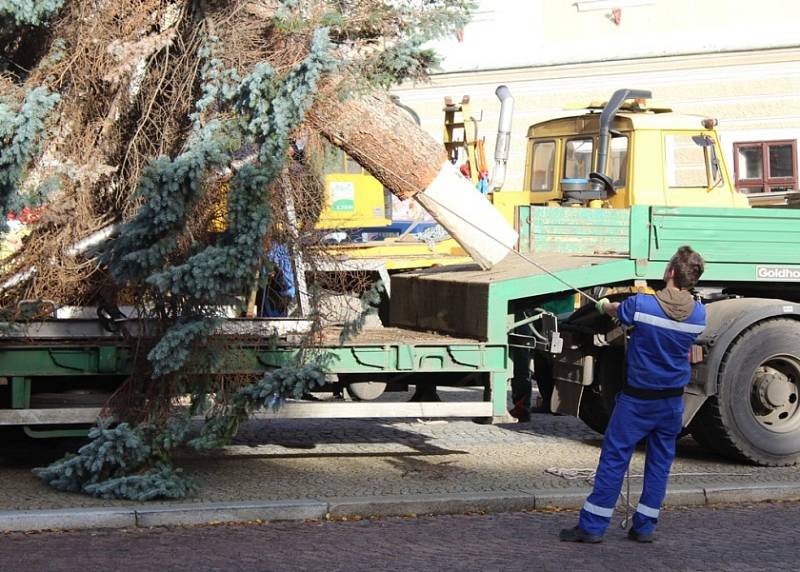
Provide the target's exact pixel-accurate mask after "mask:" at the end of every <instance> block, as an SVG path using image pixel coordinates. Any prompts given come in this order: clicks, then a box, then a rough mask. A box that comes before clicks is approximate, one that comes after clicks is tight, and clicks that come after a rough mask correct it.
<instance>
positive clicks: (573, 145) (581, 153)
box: [564, 139, 594, 179]
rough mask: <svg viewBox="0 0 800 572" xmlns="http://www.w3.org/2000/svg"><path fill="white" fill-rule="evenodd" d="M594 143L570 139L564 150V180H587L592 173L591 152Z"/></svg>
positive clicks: (588, 140)
mask: <svg viewBox="0 0 800 572" xmlns="http://www.w3.org/2000/svg"><path fill="white" fill-rule="evenodd" d="M593 151H594V142H593V141H592V140H591V139H571V140H570V141H567V145H566V147H565V148H564V178H565V179H588V178H589V173H590V172H591V171H592V152H593Z"/></svg>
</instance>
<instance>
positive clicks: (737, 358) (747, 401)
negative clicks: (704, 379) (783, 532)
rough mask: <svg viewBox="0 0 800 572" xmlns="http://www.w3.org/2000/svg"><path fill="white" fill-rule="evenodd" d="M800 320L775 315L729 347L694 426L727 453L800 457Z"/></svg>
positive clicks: (763, 461)
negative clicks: (715, 385)
mask: <svg viewBox="0 0 800 572" xmlns="http://www.w3.org/2000/svg"><path fill="white" fill-rule="evenodd" d="M799 400H800V322H798V321H795V320H788V319H773V320H768V321H765V322H761V323H759V324H757V325H755V326H753V327H751V328H750V329H748V330H746V331H745V332H744V333H743V334H742V335H740V336H739V337H738V338H737V339H736V340H735V341H734V342H733V344H731V346H730V347H729V348H728V350H727V352H726V355H725V358H724V359H723V361H722V366H721V368H720V372H719V386H718V388H717V394H716V395H715V396H712V397H710V398H709V399H708V400H707V401H706V403H705V404H704V405H703V407H702V408H701V409H700V411H699V412H698V414H697V416H696V417H695V419H694V421H693V422H692V425H691V427H690V429H691V433H692V436H694V437H695V439H696V440H697V441H698V442H699V443H700V444H701V445H704V446H706V447H709V448H711V449H712V450H714V451H716V452H717V453H719V454H720V455H722V456H725V457H728V458H731V459H735V460H739V461H748V462H751V463H755V464H759V465H766V466H779V465H783V466H786V465H794V464H796V463H797V462H798V460H800V402H799Z"/></svg>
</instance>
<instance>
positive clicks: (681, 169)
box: [664, 134, 709, 188]
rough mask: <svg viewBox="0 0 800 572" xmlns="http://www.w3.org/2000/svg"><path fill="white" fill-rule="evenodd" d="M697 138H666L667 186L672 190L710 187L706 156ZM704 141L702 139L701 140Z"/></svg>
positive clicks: (677, 136)
mask: <svg viewBox="0 0 800 572" xmlns="http://www.w3.org/2000/svg"><path fill="white" fill-rule="evenodd" d="M695 139H697V138H695V137H692V136H691V135H688V134H687V135H684V134H681V135H667V136H666V137H664V147H665V149H666V160H667V173H666V174H667V185H668V186H669V187H672V188H697V187H703V188H706V187H708V186H709V181H708V171H707V170H706V154H705V151H704V150H703V149H704V148H703V146H702V145H701V144H699V143H698V141H697V140H695ZM699 140H700V141H702V139H699Z"/></svg>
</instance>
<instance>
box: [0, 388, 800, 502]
mask: <svg viewBox="0 0 800 572" xmlns="http://www.w3.org/2000/svg"><path fill="white" fill-rule="evenodd" d="M443 396H444V397H445V399H450V398H451V397H450V396H449V395H448V394H447V393H446V392H443ZM600 443H601V437H600V435H598V434H596V433H594V432H593V431H591V430H590V429H588V428H587V427H586V426H585V425H583V423H582V422H581V421H579V420H578V419H575V418H571V417H561V416H552V415H534V416H533V418H532V420H531V422H530V423H512V424H500V425H493V426H492V425H479V424H475V423H472V422H471V421H469V420H449V421H445V420H436V421H427V422H426V421H424V420H417V421H414V420H412V421H391V420H343V419H340V420H271V421H251V422H248V423H247V424H245V425H244V426H243V428H242V430H241V432H240V434H239V436H238V437H237V438H236V441H235V443H234V444H233V445H232V446H230V447H227V448H225V449H224V450H221V451H216V452H213V453H209V454H204V455H199V454H196V453H192V452H186V453H185V454H183V455H182V456H181V458H180V461H179V464H180V465H181V466H182V467H183V468H184V469H185V470H186V472H187V473H188V474H190V475H192V476H194V477H196V478H197V479H198V480H199V482H200V484H201V487H202V488H201V492H200V494H199V495H198V496H196V497H194V498H192V499H187V500H182V501H180V502H187V501H189V502H191V501H196V502H225V501H241V500H280V499H303V498H309V499H310V498H314V499H327V498H333V497H342V496H370V495H409V494H437V493H456V492H487V491H501V492H502V491H519V490H524V491H530V490H533V489H543V488H571V487H576V486H584V485H585V486H588V483H587V482H586V480H585V479H582V480H576V481H570V480H567V479H565V478H562V477H559V476H556V475H553V474H550V473H548V472H547V469H549V468H562V469H571V468H594V467H595V465H596V463H597V458H598V455H599V451H600ZM2 455H3V453H2V451H0V510H23V509H44V508H69V507H92V506H125V505H130V504H133V503H128V502H125V501H105V500H100V499H93V498H89V497H85V496H82V495H77V494H66V493H59V492H56V491H54V490H52V489H49V488H48V487H46V486H44V485H42V484H41V483H40V482H39V481H38V480H37V479H36V478H35V477H34V476H33V475H32V474H31V468H32V467H34V466H37V465H41V464H43V463H46V462H47V460H48V455H49V456H50V457H51V458H55V452H54V451H52V450H47V449H46V448H45V449H42V448H40V449H38V450H25V451H24V454H23V455H22V458H19V456H16V457H15V456H6V457H5V458H3V457H2ZM643 459H644V455H643V451H639V452H638V453H637V454H636V456H635V457H634V460H633V464H632V475H634V477H633V479H634V481H633V482H634V486H635V484H636V479H637V477H636V475H640V474H641V472H642V467H643ZM799 477H800V467H772V468H766V467H754V466H750V465H743V464H737V463H733V462H730V461H727V460H725V459H720V458H719V457H715V456H713V455H712V454H710V453H708V452H706V451H705V450H703V449H701V448H700V446H699V445H697V444H696V443H695V442H694V441H693V440H692V439H691V438H689V437H687V438H684V439H682V440H681V441H680V443H679V447H678V458H677V460H676V463H675V465H674V467H673V478H672V481H671V482H672V483H673V484H697V485H702V486H708V485H711V484H717V483H720V484H722V483H725V484H728V483H731V484H747V483H759V482H775V481H784V482H788V481H793V482H796V481H797V480H798V478H799ZM639 482H641V481H639ZM165 504H166V503H165Z"/></svg>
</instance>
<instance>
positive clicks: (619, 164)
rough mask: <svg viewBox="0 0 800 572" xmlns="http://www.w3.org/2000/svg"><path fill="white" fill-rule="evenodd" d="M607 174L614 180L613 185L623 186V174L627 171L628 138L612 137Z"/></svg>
mask: <svg viewBox="0 0 800 572" xmlns="http://www.w3.org/2000/svg"><path fill="white" fill-rule="evenodd" d="M608 160H609V161H610V164H609V169H608V175H609V176H610V177H611V180H612V181H614V186H615V187H618V188H619V187H624V186H625V176H626V174H627V172H628V138H627V137H614V138H613V139H612V140H611V154H610V156H609V158H608Z"/></svg>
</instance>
